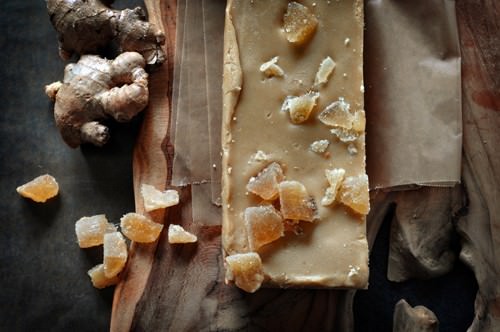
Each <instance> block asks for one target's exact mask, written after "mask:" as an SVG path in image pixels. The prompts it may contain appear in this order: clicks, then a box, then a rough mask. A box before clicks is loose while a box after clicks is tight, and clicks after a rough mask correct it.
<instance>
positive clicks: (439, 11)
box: [364, 0, 462, 188]
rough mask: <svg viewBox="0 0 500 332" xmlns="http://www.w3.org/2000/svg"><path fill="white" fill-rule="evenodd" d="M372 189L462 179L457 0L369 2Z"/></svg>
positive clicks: (369, 163)
mask: <svg viewBox="0 0 500 332" xmlns="http://www.w3.org/2000/svg"><path fill="white" fill-rule="evenodd" d="M365 3H366V5H365V24H366V30H365V58H364V69H365V88H366V94H365V102H366V114H367V140H366V142H367V149H366V150H367V166H368V168H367V171H368V175H369V178H370V187H371V188H386V187H395V186H408V185H414V184H416V185H436V186H452V185H453V184H455V183H457V182H459V181H460V161H461V151H462V150H461V149H462V117H461V116H462V112H461V110H462V108H461V79H460V54H459V44H458V33H457V24H456V14H455V1H452V0H419V1H413V0H406V1H402V0H371V1H366V2H365Z"/></svg>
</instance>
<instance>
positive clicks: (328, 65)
mask: <svg viewBox="0 0 500 332" xmlns="http://www.w3.org/2000/svg"><path fill="white" fill-rule="evenodd" d="M336 66H337V64H336V63H335V61H333V59H332V58H330V57H329V56H327V57H326V58H324V59H323V61H321V63H320V65H319V68H318V72H317V73H316V77H315V78H314V87H319V86H320V85H323V84H326V83H327V82H328V79H329V78H330V75H331V74H332V73H333V71H334V70H335V67H336Z"/></svg>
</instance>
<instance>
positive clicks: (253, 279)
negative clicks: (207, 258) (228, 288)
mask: <svg viewBox="0 0 500 332" xmlns="http://www.w3.org/2000/svg"><path fill="white" fill-rule="evenodd" d="M226 265H227V275H228V279H229V280H234V283H235V284H236V286H238V287H239V288H241V289H243V290H244V291H246V292H249V293H254V292H255V291H256V290H258V289H259V288H260V286H261V285H262V282H263V281H264V273H263V271H262V261H261V259H260V256H259V255H258V254H257V253H255V252H249V253H244V254H235V255H231V256H227V257H226Z"/></svg>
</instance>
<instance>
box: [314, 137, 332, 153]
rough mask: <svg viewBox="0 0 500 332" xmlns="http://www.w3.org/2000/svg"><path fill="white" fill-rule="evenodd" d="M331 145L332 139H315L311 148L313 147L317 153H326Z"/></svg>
mask: <svg viewBox="0 0 500 332" xmlns="http://www.w3.org/2000/svg"><path fill="white" fill-rule="evenodd" d="M329 145H330V141H329V140H327V139H322V140H319V141H314V142H312V143H311V145H310V146H309V148H310V149H311V151H312V152H315V153H325V151H326V149H328V146H329Z"/></svg>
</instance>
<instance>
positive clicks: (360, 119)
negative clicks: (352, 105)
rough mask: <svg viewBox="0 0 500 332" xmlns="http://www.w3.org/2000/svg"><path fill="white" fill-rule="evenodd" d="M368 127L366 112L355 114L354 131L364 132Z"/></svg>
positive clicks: (353, 120) (353, 119) (361, 111)
mask: <svg viewBox="0 0 500 332" xmlns="http://www.w3.org/2000/svg"><path fill="white" fill-rule="evenodd" d="M365 127H366V116H365V111H364V110H359V111H356V112H354V115H353V118H352V129H353V130H355V131H357V132H364V131H365Z"/></svg>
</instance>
